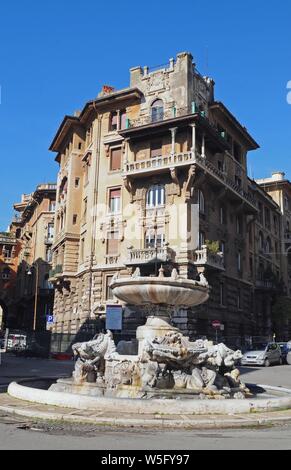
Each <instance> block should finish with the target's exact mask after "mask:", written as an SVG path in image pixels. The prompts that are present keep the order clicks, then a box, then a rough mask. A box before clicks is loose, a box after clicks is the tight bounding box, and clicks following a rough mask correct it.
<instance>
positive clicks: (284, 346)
mask: <svg viewBox="0 0 291 470" xmlns="http://www.w3.org/2000/svg"><path fill="white" fill-rule="evenodd" d="M278 344H279V346H280V348H281V356H282V361H283V363H284V364H287V355H288V353H289V352H291V342H290V341H289V343H287V342H280V343H278Z"/></svg>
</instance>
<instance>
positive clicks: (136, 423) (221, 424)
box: [0, 405, 291, 429]
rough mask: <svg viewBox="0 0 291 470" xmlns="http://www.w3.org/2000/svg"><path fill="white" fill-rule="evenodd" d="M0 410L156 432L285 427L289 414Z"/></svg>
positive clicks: (0, 409)
mask: <svg viewBox="0 0 291 470" xmlns="http://www.w3.org/2000/svg"><path fill="white" fill-rule="evenodd" d="M0 411H2V412H5V413H8V414H13V415H19V416H23V417H26V418H34V419H40V420H45V421H61V422H65V423H76V424H77V423H78V424H95V425H97V426H110V427H120V428H150V429H153V428H160V429H228V428H246V427H257V426H262V427H264V426H268V425H276V424H277V425H278V424H286V423H289V422H291V412H290V414H289V415H287V416H286V415H284V414H283V413H281V415H279V416H278V415H276V416H262V417H259V416H258V417H251V416H248V417H246V416H241V415H240V416H237V417H230V418H225V419H219V418H218V417H217V416H213V417H206V416H205V418H204V419H201V418H200V419H199V418H197V417H195V418H193V419H189V418H188V417H185V416H180V419H177V418H175V419H172V418H171V417H168V419H167V416H165V417H161V416H156V417H154V418H142V419H141V418H134V417H130V416H129V417H122V418H116V417H106V416H104V417H103V416H96V415H95V416H82V415H81V414H78V412H80V410H74V412H73V413H72V412H70V413H68V414H64V413H55V412H49V411H39V410H25V409H23V408H17V407H15V406H13V407H12V406H2V405H0Z"/></svg>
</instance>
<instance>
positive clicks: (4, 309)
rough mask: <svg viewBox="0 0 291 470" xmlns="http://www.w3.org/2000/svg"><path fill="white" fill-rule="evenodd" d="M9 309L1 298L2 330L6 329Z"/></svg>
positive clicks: (0, 325) (0, 326) (0, 328)
mask: <svg viewBox="0 0 291 470" xmlns="http://www.w3.org/2000/svg"><path fill="white" fill-rule="evenodd" d="M7 317H8V310H7V306H6V304H5V302H3V300H1V299H0V331H4V330H5V328H6V326H7Z"/></svg>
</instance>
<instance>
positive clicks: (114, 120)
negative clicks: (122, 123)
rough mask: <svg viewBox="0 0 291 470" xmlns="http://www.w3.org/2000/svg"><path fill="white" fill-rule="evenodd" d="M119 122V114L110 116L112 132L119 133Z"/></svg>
mask: <svg viewBox="0 0 291 470" xmlns="http://www.w3.org/2000/svg"><path fill="white" fill-rule="evenodd" d="M117 120H118V116H117V113H116V112H115V113H111V116H110V124H109V130H110V131H117Z"/></svg>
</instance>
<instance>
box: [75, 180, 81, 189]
mask: <svg viewBox="0 0 291 470" xmlns="http://www.w3.org/2000/svg"><path fill="white" fill-rule="evenodd" d="M79 185H80V178H75V188H78V187H79Z"/></svg>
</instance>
